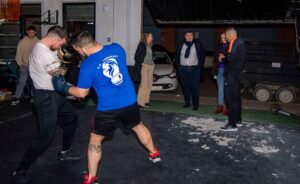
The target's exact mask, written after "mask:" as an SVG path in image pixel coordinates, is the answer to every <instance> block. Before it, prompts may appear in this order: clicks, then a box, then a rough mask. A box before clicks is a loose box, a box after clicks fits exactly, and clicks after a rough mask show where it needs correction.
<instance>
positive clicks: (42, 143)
mask: <svg viewBox="0 0 300 184" xmlns="http://www.w3.org/2000/svg"><path fill="white" fill-rule="evenodd" d="M65 43H66V32H65V31H64V30H63V28H62V27H60V26H53V27H51V28H50V29H49V30H48V32H47V34H46V36H45V37H44V38H43V39H42V40H41V41H40V42H38V43H37V44H36V45H35V46H34V48H33V50H32V54H31V56H30V58H29V61H30V62H29V63H30V64H29V72H30V76H31V78H32V81H33V85H34V87H35V89H36V90H35V92H34V97H33V99H34V102H33V103H34V106H35V110H36V114H37V119H38V127H39V135H38V136H37V137H36V138H35V139H34V140H33V142H32V143H31V145H30V146H29V148H28V149H27V151H26V153H25V155H24V157H23V159H22V161H21V163H20V165H19V167H18V168H17V169H16V170H15V171H14V172H13V174H12V180H13V183H26V180H27V179H26V172H27V170H28V169H29V167H30V166H31V165H32V164H33V162H34V161H35V160H36V159H37V158H38V157H39V156H40V154H41V153H42V152H43V151H44V150H45V149H46V148H47V147H48V146H49V143H50V142H51V141H52V139H53V138H54V135H55V130H56V125H57V123H58V124H59V125H61V127H62V128H63V140H62V148H61V150H60V151H59V153H58V160H69V159H70V158H72V159H75V160H78V159H80V158H79V157H74V156H72V157H71V155H72V152H71V146H72V142H73V137H74V135H75V130H76V127H77V121H78V115H77V113H76V112H75V111H74V110H73V108H72V106H71V105H70V104H69V103H68V102H67V100H66V98H65V96H62V95H60V94H58V93H57V92H55V90H54V88H53V85H52V75H53V74H54V73H55V72H56V71H57V70H58V69H59V67H60V61H59V59H58V57H57V52H56V51H57V50H58V49H59V48H60V47H61V46H62V45H63V44H65Z"/></svg>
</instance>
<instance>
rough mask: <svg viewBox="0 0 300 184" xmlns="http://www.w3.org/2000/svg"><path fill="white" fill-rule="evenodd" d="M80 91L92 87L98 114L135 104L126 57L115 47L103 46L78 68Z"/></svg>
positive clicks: (114, 44) (117, 46)
mask: <svg viewBox="0 0 300 184" xmlns="http://www.w3.org/2000/svg"><path fill="white" fill-rule="evenodd" d="M77 86H78V87H79V88H84V89H87V88H90V87H94V89H95V91H96V93H97V97H98V104H97V110H98V111H105V110H114V109H119V108H123V107H126V106H129V105H132V104H134V103H136V93H135V90H134V86H133V83H132V81H131V79H130V77H129V73H128V70H127V64H126V53H125V51H124V49H123V48H122V47H121V46H120V45H119V44H116V43H113V44H111V45H105V46H104V47H103V48H102V49H101V50H100V51H98V52H96V53H94V54H92V55H90V56H89V57H88V58H87V59H86V60H84V61H83V63H82V64H81V66H80V73H79V80H78V84H77Z"/></svg>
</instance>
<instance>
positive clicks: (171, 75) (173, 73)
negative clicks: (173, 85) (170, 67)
mask: <svg viewBox="0 0 300 184" xmlns="http://www.w3.org/2000/svg"><path fill="white" fill-rule="evenodd" d="M168 76H169V77H170V78H172V79H173V78H175V77H176V72H172V73H170V74H169V75H168Z"/></svg>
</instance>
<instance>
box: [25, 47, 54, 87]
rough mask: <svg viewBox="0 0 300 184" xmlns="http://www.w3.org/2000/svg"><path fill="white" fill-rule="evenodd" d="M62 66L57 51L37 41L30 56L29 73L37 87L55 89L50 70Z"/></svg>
mask: <svg viewBox="0 0 300 184" xmlns="http://www.w3.org/2000/svg"><path fill="white" fill-rule="evenodd" d="M59 66H60V62H59V59H58V57H57V52H56V51H52V50H50V49H49V48H48V47H47V46H45V45H44V44H42V43H40V42H39V43H37V44H36V45H35V46H34V47H33V50H32V53H31V55H30V57H29V73H30V77H31V78H32V81H33V85H34V87H35V89H43V90H54V88H53V85H52V76H51V75H50V74H49V73H48V71H51V70H55V69H57V68H58V67H59Z"/></svg>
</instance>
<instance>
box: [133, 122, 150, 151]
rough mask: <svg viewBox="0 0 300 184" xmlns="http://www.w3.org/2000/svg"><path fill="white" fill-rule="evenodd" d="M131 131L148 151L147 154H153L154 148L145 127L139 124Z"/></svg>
mask: <svg viewBox="0 0 300 184" xmlns="http://www.w3.org/2000/svg"><path fill="white" fill-rule="evenodd" d="M133 131H134V132H135V133H136V135H137V136H138V138H139V140H140V142H141V143H142V144H143V145H144V146H145V147H146V148H147V149H148V151H149V153H154V152H155V147H154V144H153V140H152V136H151V134H150V132H149V130H148V128H147V127H145V126H144V125H143V123H142V122H141V123H140V124H138V125H136V126H135V127H133Z"/></svg>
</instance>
